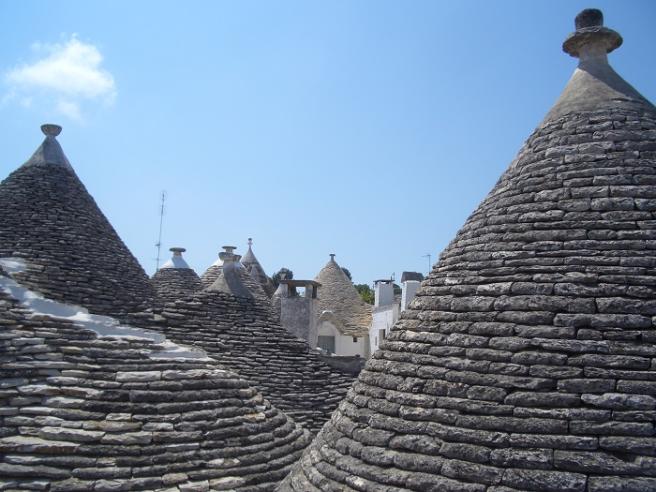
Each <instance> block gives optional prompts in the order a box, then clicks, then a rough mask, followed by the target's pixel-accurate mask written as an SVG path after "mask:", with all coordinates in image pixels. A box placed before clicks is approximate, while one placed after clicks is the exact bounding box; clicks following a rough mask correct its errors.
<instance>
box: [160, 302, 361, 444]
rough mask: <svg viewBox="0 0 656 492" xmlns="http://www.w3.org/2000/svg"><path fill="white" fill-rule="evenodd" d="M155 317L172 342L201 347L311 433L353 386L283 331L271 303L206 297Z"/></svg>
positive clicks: (174, 305)
mask: <svg viewBox="0 0 656 492" xmlns="http://www.w3.org/2000/svg"><path fill="white" fill-rule="evenodd" d="M154 313H155V315H156V316H155V317H156V319H158V320H159V322H158V323H157V327H158V329H159V330H161V331H162V332H163V333H165V334H166V335H167V336H168V337H170V338H171V339H172V340H174V341H179V342H181V343H193V344H194V345H195V346H198V347H202V348H203V349H204V350H206V351H207V352H208V353H209V354H211V355H214V356H215V357H216V358H217V360H218V361H219V362H220V363H221V364H223V365H225V366H226V367H227V368H229V369H231V370H234V371H236V372H237V373H239V374H240V375H241V376H242V377H244V378H245V379H246V380H247V381H249V382H250V383H251V384H252V385H253V386H255V387H256V388H258V389H259V390H260V391H261V392H262V393H263V394H264V395H265V397H266V398H268V399H269V400H270V401H271V402H272V403H273V404H274V405H275V406H276V407H277V408H280V409H281V410H282V411H284V412H285V413H287V414H288V415H290V416H291V417H293V418H294V420H296V421H297V422H299V423H301V424H303V425H304V426H305V427H306V428H308V429H310V430H311V431H312V432H317V431H318V430H319V429H320V428H321V426H322V425H323V424H324V423H325V422H326V421H327V420H328V418H329V417H330V414H331V413H332V411H333V410H334V409H335V408H336V407H337V404H338V403H339V401H340V400H341V399H342V398H343V397H344V395H345V394H346V390H347V388H348V387H349V386H350V384H351V383H352V382H353V377H352V376H350V375H348V374H345V373H341V372H339V371H338V370H335V369H332V368H331V367H329V366H328V365H326V364H325V363H323V362H321V360H320V359H319V357H318V355H317V354H316V353H315V351H314V350H311V349H310V348H309V346H308V344H307V343H306V342H305V341H304V340H301V339H299V338H296V337H294V336H293V335H291V334H289V333H288V332H287V331H286V330H285V329H284V328H282V327H281V326H280V323H279V322H278V321H277V320H276V319H275V318H274V314H273V312H272V310H271V308H270V307H269V305H268V302H262V301H261V300H259V299H258V298H253V299H246V298H239V297H235V296H232V295H230V294H226V293H224V292H211V291H201V292H198V293H196V294H195V295H194V296H192V297H191V298H189V299H182V300H179V301H177V302H170V303H166V304H165V305H164V306H163V307H161V308H158V309H155V310H154Z"/></svg>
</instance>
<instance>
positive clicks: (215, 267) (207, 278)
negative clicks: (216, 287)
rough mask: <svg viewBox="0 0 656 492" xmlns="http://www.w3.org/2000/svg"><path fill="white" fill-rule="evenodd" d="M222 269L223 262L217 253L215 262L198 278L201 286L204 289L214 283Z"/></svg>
mask: <svg viewBox="0 0 656 492" xmlns="http://www.w3.org/2000/svg"><path fill="white" fill-rule="evenodd" d="M222 268H223V260H222V259H221V253H219V255H218V257H217V259H216V261H215V262H214V263H212V264H211V265H210V266H209V268H208V269H207V270H205V272H204V273H203V274H202V275H201V277H200V281H201V283H202V284H203V288H204V289H206V288H207V287H209V286H210V285H212V284H213V283H214V281H215V280H216V279H217V278H218V277H219V273H220V272H221V269H222Z"/></svg>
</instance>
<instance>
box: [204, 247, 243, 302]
mask: <svg viewBox="0 0 656 492" xmlns="http://www.w3.org/2000/svg"><path fill="white" fill-rule="evenodd" d="M223 249H224V250H225V251H222V252H221V253H219V258H220V259H221V260H222V261H223V265H222V267H221V270H220V271H219V273H218V276H217V278H216V280H215V281H214V282H213V283H212V285H210V286H209V287H207V289H206V290H208V291H213V292H223V293H225V294H231V295H233V296H235V297H243V298H248V299H251V298H253V293H252V292H251V290H250V289H249V287H248V285H247V283H248V282H247V279H248V278H250V275H249V274H248V272H246V271H245V269H244V266H243V265H242V264H241V263H240V262H239V260H240V259H241V256H240V255H237V254H235V253H234V250H235V249H236V248H235V246H224V247H223Z"/></svg>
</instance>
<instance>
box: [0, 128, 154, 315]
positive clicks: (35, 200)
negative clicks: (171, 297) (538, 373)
mask: <svg viewBox="0 0 656 492" xmlns="http://www.w3.org/2000/svg"><path fill="white" fill-rule="evenodd" d="M42 131H43V132H44V133H45V135H46V138H45V140H44V141H43V143H42V144H41V145H40V147H39V148H38V149H37V150H36V152H35V153H34V155H32V157H31V158H30V159H29V160H28V161H27V162H26V163H25V164H23V165H22V166H21V167H20V168H18V169H17V170H16V171H14V172H13V173H11V174H10V175H9V176H8V177H7V178H6V179H5V180H4V181H2V183H0V257H8V256H15V257H20V258H22V259H24V260H26V261H27V263H28V268H27V270H26V271H25V272H24V273H21V274H20V280H21V282H22V283H24V284H25V285H27V286H29V287H30V288H32V289H34V290H36V291H39V292H41V293H43V294H44V295H47V296H48V297H50V298H53V299H56V300H60V301H66V302H70V303H75V304H79V305H82V306H84V307H86V308H88V309H89V310H90V311H91V312H95V313H99V314H112V315H119V316H120V315H122V314H124V313H127V312H133V311H138V310H140V309H141V308H142V307H143V305H144V303H146V302H147V301H148V299H150V298H151V297H152V295H153V292H152V287H151V285H150V283H149V280H148V277H147V276H146V274H145V272H144V271H143V269H142V268H141V266H140V265H139V263H138V262H137V260H136V258H135V257H134V256H133V255H132V254H131V253H130V251H129V250H128V249H127V247H126V246H125V244H123V242H122V241H121V239H120V238H119V236H118V235H117V234H116V231H115V230H114V228H113V227H112V226H111V224H110V223H109V221H108V220H107V218H106V217H105V216H104V215H103V213H102V212H101V211H100V209H99V208H98V206H97V205H96V203H95V201H94V200H93V198H92V197H91V195H89V193H88V192H87V190H86V188H85V187H84V185H83V184H82V183H81V182H80V180H79V178H78V177H77V175H76V174H75V172H74V171H73V168H72V167H71V166H70V163H69V162H68V159H66V156H65V155H64V152H63V151H62V148H61V146H60V145H59V143H58V142H57V139H56V136H57V134H58V133H59V132H60V131H61V128H60V127H58V126H57V125H44V126H43V127H42Z"/></svg>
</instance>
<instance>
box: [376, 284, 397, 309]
mask: <svg viewBox="0 0 656 492" xmlns="http://www.w3.org/2000/svg"><path fill="white" fill-rule="evenodd" d="M390 304H394V281H393V280H389V279H385V280H375V281H374V307H379V306H389V305H390Z"/></svg>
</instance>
